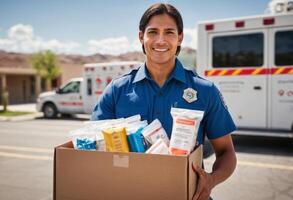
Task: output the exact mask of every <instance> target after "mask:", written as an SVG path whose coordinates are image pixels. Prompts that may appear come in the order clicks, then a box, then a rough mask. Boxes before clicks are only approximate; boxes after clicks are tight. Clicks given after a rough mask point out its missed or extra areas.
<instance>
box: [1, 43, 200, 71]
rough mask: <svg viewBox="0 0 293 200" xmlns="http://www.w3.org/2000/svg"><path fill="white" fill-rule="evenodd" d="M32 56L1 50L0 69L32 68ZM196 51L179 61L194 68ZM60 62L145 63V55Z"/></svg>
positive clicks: (76, 57) (62, 57) (70, 58)
mask: <svg viewBox="0 0 293 200" xmlns="http://www.w3.org/2000/svg"><path fill="white" fill-rule="evenodd" d="M30 56H31V54H23V53H12V52H6V51H2V50H0V68H1V67H14V68H30V67H31V65H30ZM195 57H196V51H195V50H194V49H191V48H183V49H182V50H181V52H180V54H179V59H180V60H181V61H182V62H183V64H184V65H185V66H187V67H189V68H192V67H194V64H195ZM58 60H59V63H60V65H61V66H62V65H64V64H65V65H70V64H74V65H83V64H85V63H99V62H111V61H130V60H136V61H142V62H143V61H144V60H145V55H144V54H143V53H142V52H138V51H136V52H128V53H125V54H121V55H118V56H113V55H103V54H94V55H89V56H83V55H65V54H59V55H58Z"/></svg>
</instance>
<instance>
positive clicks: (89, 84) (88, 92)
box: [86, 78, 93, 96]
mask: <svg viewBox="0 0 293 200" xmlns="http://www.w3.org/2000/svg"><path fill="white" fill-rule="evenodd" d="M86 83H87V84H86V88H87V95H88V96H91V95H92V93H93V90H92V79H90V78H88V79H87V81H86Z"/></svg>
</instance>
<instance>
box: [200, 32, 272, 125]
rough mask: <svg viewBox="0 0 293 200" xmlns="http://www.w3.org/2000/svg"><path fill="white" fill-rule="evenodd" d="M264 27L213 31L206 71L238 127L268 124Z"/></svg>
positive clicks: (207, 76) (266, 33)
mask: <svg viewBox="0 0 293 200" xmlns="http://www.w3.org/2000/svg"><path fill="white" fill-rule="evenodd" d="M267 38H268V30H267V29H252V30H249V31H248V30H238V31H230V32H218V33H217V32H212V33H210V34H209V36H208V43H209V45H208V70H206V71H205V72H204V73H205V76H206V78H208V79H210V80H212V81H213V82H214V83H215V84H216V85H217V86H218V88H219V89H220V91H221V92H222V95H223V96H224V101H225V102H226V104H227V107H228V109H229V111H230V113H231V114H232V117H233V119H234V121H235V123H236V125H237V126H238V127H240V128H254V129H255V128H260V129H264V128H267V126H268V118H267V113H268V112H267V108H268V104H267V103H268V100H267V99H268V87H267V84H268V76H267V68H266V67H267V64H268V63H267V49H268V48H267V42H266V41H267Z"/></svg>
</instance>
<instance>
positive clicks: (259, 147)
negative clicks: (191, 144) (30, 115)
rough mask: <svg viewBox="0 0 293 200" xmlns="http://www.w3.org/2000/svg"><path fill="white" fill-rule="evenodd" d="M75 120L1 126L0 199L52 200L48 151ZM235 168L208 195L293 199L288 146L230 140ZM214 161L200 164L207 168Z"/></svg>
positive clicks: (290, 144) (292, 143) (260, 140)
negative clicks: (223, 181) (236, 160)
mask: <svg viewBox="0 0 293 200" xmlns="http://www.w3.org/2000/svg"><path fill="white" fill-rule="evenodd" d="M83 123H84V121H83V120H79V119H75V120H72V119H58V120H45V119H37V120H31V121H22V122H20V121H19V122H0V199H5V200H16V199H17V200H19V199H21V200H22V199H23V200H26V199H27V200H51V199H52V184H53V178H52V175H53V160H52V159H53V148H54V146H56V145H58V144H61V143H64V142H66V141H67V140H68V139H69V138H68V137H67V133H68V131H69V130H72V129H75V128H78V127H80V126H82V124H83ZM234 142H235V146H236V150H237V157H238V167H237V169H236V172H235V173H234V175H233V176H232V177H231V179H229V180H228V181H227V182H225V183H223V184H221V185H220V186H218V187H217V188H216V189H215V190H214V191H213V197H214V199H220V200H221V199H225V200H230V199H231V200H232V199H233V200H235V199H238V200H242V199H243V200H244V199H251V200H262V199H266V200H273V199H278V200H287V199H288V200H289V199H290V200H291V199H293V151H292V147H293V141H292V140H289V141H288V140H286V139H272V138H263V137H256V138H255V137H247V136H246V137H234ZM213 159H214V157H213V156H211V157H210V158H208V159H207V160H205V164H206V167H207V170H210V169H211V163H212V161H213Z"/></svg>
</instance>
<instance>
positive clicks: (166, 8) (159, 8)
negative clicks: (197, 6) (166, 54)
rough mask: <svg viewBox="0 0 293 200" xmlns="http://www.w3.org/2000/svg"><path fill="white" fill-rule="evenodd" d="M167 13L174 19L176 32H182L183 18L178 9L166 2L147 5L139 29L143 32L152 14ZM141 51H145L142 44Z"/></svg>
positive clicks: (178, 48) (178, 49) (177, 51)
mask: <svg viewBox="0 0 293 200" xmlns="http://www.w3.org/2000/svg"><path fill="white" fill-rule="evenodd" d="M162 14H167V15H169V16H170V17H172V18H173V19H174V20H175V23H176V26H177V30H178V34H181V33H182V32H183V20H182V17H181V14H180V13H179V11H178V10H177V9H176V8H175V7H174V6H172V5H170V4H167V3H156V4H154V5H152V6H151V7H149V8H148V9H147V10H146V11H145V12H144V14H143V15H142V17H141V19H140V22H139V30H140V31H142V32H144V31H145V28H146V26H147V24H148V23H149V21H150V20H151V18H152V17H153V16H156V15H162ZM142 49H143V52H144V53H145V49H144V46H142ZM180 49H181V47H180V46H178V47H177V50H176V55H178V54H179V52H180Z"/></svg>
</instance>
